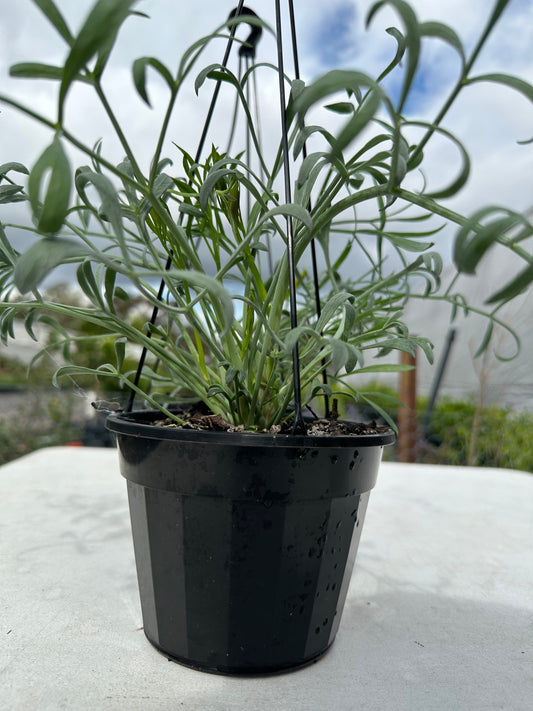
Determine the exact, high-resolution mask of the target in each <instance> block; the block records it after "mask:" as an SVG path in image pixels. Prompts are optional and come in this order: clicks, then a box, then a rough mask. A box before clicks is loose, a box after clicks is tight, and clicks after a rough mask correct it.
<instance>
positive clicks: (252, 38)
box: [228, 6, 263, 59]
mask: <svg viewBox="0 0 533 711" xmlns="http://www.w3.org/2000/svg"><path fill="white" fill-rule="evenodd" d="M237 15H239V16H240V17H242V18H245V17H246V16H247V15H250V16H252V17H257V19H259V16H258V15H257V14H256V13H255V12H254V11H253V10H250V8H248V7H244V6H242V7H241V10H240V12H239V8H238V7H236V8H234V9H233V10H232V11H231V12H230V14H229V15H228V20H231V18H232V17H236V16H237ZM248 24H249V25H250V27H251V28H252V31H251V32H250V34H249V35H248V37H247V38H246V40H245V42H244V44H242V45H241V46H240V48H239V56H241V57H251V58H252V59H255V48H256V46H257V43H258V42H259V40H260V39H261V35H262V34H263V28H262V27H261V26H260V25H253V24H252V23H248Z"/></svg>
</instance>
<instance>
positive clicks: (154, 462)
mask: <svg viewBox="0 0 533 711" xmlns="http://www.w3.org/2000/svg"><path fill="white" fill-rule="evenodd" d="M157 417H158V413H146V412H139V413H129V414H128V415H110V416H109V417H108V419H107V426H108V427H109V429H110V430H111V431H113V432H115V433H116V434H117V441H118V447H119V456H120V468H121V473H122V475H123V476H124V477H125V478H126V479H127V481H128V495H129V503H130V514H131V523H132V532H133V541H134V548H135V559H136V564H137V575H138V580H139V590H140V597H141V606H142V613H143V621H144V631H145V634H146V636H147V637H148V639H149V640H150V642H152V644H154V645H155V646H156V647H157V648H158V649H159V650H161V651H162V652H164V653H165V654H166V655H168V656H169V657H172V658H173V659H175V660H177V661H179V662H181V663H183V664H186V665H188V666H191V667H194V668H197V669H202V670H205V671H210V672H218V673H234V674H262V673H263V674H264V673H271V672H278V671H283V670H288V669H291V668H297V667H300V666H303V665H305V664H308V663H310V662H312V661H314V660H316V659H317V658H318V657H320V656H321V655H322V654H323V653H324V652H325V651H326V650H327V649H328V647H329V646H330V645H331V644H332V642H333V640H334V638H335V635H336V633H337V629H338V627H339V622H340V617H341V613H342V609H343V606H344V601H345V598H346V594H347V591H348V585H349V582H350V577H351V574H352V569H353V565H354V560H355V555H356V552H357V547H358V544H359V538H360V535H361V529H362V525H363V520H364V516H365V511H366V506H367V503H368V497H369V494H370V490H371V489H372V488H373V486H374V484H375V481H376V477H377V472H378V467H379V462H380V459H381V453H382V449H383V446H384V445H386V444H390V443H391V442H393V441H394V434H393V433H392V432H391V433H388V434H385V435H367V436H356V437H354V436H343V437H308V436H292V435H267V434H264V435H263V434H250V433H238V434H237V433H225V432H222V433H217V432H204V431H195V430H182V429H179V428H165V427H157V426H154V425H151V424H143V422H147V421H148V422H149V421H153V420H154V419H155V418H157Z"/></svg>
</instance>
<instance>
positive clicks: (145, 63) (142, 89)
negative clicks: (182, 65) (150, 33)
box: [132, 57, 174, 108]
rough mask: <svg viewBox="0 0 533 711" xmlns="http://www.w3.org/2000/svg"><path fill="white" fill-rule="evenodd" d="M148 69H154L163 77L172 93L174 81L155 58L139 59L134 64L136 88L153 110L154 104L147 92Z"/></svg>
mask: <svg viewBox="0 0 533 711" xmlns="http://www.w3.org/2000/svg"><path fill="white" fill-rule="evenodd" d="M148 67H152V68H153V69H155V70H156V72H157V73H158V74H160V75H161V76H162V77H163V79H164V80H165V82H166V83H167V86H168V87H169V89H170V90H171V91H173V89H174V79H173V78H172V74H171V73H170V72H169V70H168V69H167V68H166V67H165V65H164V64H163V63H162V62H160V61H159V60H158V59H156V58H155V57H139V59H136V60H135V61H134V62H133V67H132V71H133V82H134V84H135V88H136V89H137V92H138V93H139V96H140V97H141V99H142V100H143V101H144V102H145V103H146V104H148V106H150V108H151V107H152V104H151V103H150V99H149V98H148V92H147V91H146V70H147V68H148Z"/></svg>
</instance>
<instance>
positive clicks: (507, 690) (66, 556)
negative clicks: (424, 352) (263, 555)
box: [0, 447, 533, 711]
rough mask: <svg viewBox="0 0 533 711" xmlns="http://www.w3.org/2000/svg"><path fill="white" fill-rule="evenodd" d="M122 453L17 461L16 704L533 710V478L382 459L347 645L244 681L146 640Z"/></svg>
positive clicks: (13, 535) (6, 664) (1, 658)
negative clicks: (189, 663) (198, 667)
mask: <svg viewBox="0 0 533 711" xmlns="http://www.w3.org/2000/svg"><path fill="white" fill-rule="evenodd" d="M116 459H117V455H116V452H115V451H114V450H109V449H97V448H94V449H93V448H68V447H54V448H50V449H43V450H40V451H38V452H35V453H33V454H30V455H28V456H26V457H23V458H22V459H19V460H17V461H15V462H11V463H10V464H7V465H5V466H3V467H1V468H0V506H1V513H0V571H1V575H0V707H1V708H5V709H9V711H14V710H17V711H18V710H20V711H33V710H34V709H39V711H41V710H42V711H44V710H45V709H46V710H48V709H49V710H50V711H57V709H68V710H69V711H71V710H72V711H78V710H80V711H83V710H84V709H87V710H88V709H91V711H99V710H100V709H125V710H128V711H130V710H132V709H133V710H136V709H139V711H151V710H152V709H154V710H155V709H169V710H170V709H173V710H175V709H182V708H183V709H186V710H187V711H189V710H190V711H233V710H234V709H235V710H239V709H243V710H244V709H246V711H250V710H253V711H258V710H260V709H268V710H269V711H276V710H277V709H283V710H285V709H286V710H287V711H312V710H314V709H316V710H318V711H355V710H356V709H357V710H359V709H361V710H364V711H373V710H374V709H375V710H378V709H379V710H380V711H382V710H386V709H391V710H393V711H404V710H405V711H418V710H420V711H432V710H438V711H462V710H463V709H464V710H465V711H485V710H487V711H488V710H489V709H490V710H493V709H509V711H522V710H523V711H531V709H533V551H532V548H531V541H532V540H533V475H531V474H526V473H522V472H513V471H509V470H502V469H479V468H476V469H473V468H470V469H468V468H462V467H443V466H429V465H406V464H389V463H384V464H383V465H382V468H381V471H380V475H379V477H378V483H377V486H376V488H375V489H374V491H373V492H372V494H371V497H370V504H369V508H368V513H367V518H366V522H365V527H364V530H363V535H362V539H361V545H360V548H359V554H358V558H357V561H356V567H355V572H354V575H353V579H352V583H351V587H350V591H349V594H348V599H347V603H346V608H345V611H344V615H343V619H342V622H341V627H340V631H339V633H338V636H337V640H336V642H335V643H334V645H333V647H332V648H331V650H330V651H329V652H328V653H327V654H326V656H325V657H323V659H322V660H320V661H319V662H318V663H317V664H315V665H313V666H311V667H307V668H305V669H302V670H300V671H297V672H293V673H290V674H284V675H279V676H273V677H264V678H252V679H250V678H236V677H222V676H213V675H210V674H205V673H202V672H197V671H193V670H191V669H187V668H185V667H182V666H180V665H178V664H175V663H173V662H169V661H167V659H166V658H165V657H164V656H163V655H161V654H160V653H158V652H157V651H156V650H155V649H154V648H153V647H152V646H151V645H150V644H149V643H148V641H147V640H146V639H145V637H144V634H143V632H142V629H141V626H142V621H141V613H140V606H139V601H138V595H137V582H136V576H135V565H134V561H133V552H132V544H131V539H130V529H129V515H128V509H127V500H126V486H125V482H124V480H123V479H122V478H121V477H120V475H119V473H118V466H117V461H116Z"/></svg>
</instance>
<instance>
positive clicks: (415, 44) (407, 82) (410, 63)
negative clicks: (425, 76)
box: [366, 0, 420, 113]
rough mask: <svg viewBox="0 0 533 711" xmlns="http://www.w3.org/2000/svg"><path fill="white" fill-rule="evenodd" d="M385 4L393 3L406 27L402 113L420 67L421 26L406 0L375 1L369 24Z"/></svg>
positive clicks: (400, 103)
mask: <svg viewBox="0 0 533 711" xmlns="http://www.w3.org/2000/svg"><path fill="white" fill-rule="evenodd" d="M385 5H392V6H393V7H394V8H395V9H396V11H397V12H398V14H399V15H400V17H401V19H402V21H403V24H404V28H405V51H406V53H407V63H406V64H407V66H406V68H405V77H404V82H403V87H402V93H401V96H400V100H399V103H398V113H401V112H402V110H403V107H404V105H405V102H406V100H407V97H408V95H409V91H410V89H411V85H412V83H413V80H414V77H415V74H416V70H417V67H418V59H419V56H420V26H419V24H418V20H417V17H416V14H415V12H414V10H413V9H412V7H411V6H410V5H409V3H407V2H405V0H380V1H379V2H376V3H374V5H373V6H372V7H371V8H370V11H369V13H368V15H367V20H366V24H367V26H368V25H369V24H370V22H371V21H372V19H373V17H374V16H375V14H376V13H377V11H378V10H380V9H381V8H382V7H383V6H385Z"/></svg>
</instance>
